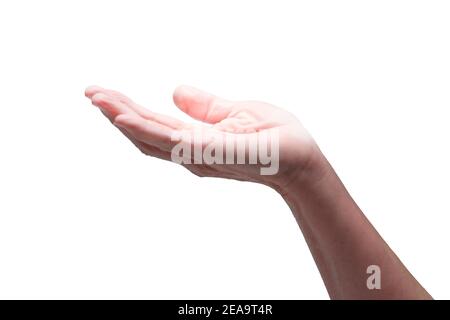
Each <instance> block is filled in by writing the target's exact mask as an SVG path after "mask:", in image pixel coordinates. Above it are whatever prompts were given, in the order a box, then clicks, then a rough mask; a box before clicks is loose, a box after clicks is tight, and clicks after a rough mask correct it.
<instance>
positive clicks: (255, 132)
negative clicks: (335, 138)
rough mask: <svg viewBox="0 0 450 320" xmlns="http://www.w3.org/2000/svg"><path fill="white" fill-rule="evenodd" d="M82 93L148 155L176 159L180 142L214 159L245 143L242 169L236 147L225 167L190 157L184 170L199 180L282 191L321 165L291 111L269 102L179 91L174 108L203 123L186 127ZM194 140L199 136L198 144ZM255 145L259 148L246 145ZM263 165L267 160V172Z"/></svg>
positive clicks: (93, 91)
mask: <svg viewBox="0 0 450 320" xmlns="http://www.w3.org/2000/svg"><path fill="white" fill-rule="evenodd" d="M85 94H86V96H87V97H88V98H90V99H91V100H92V103H93V104H94V105H95V106H97V107H99V108H100V109H101V111H102V112H103V114H104V115H105V116H106V117H107V118H108V119H109V120H110V121H111V122H112V123H113V124H114V125H115V126H117V127H118V128H119V129H120V130H121V131H122V133H123V134H124V135H126V136H127V137H128V139H130V141H131V142H133V143H134V144H135V145H136V146H137V147H138V148H139V149H140V150H141V151H142V152H143V153H145V154H147V155H150V156H154V157H158V158H161V159H164V160H169V161H171V160H174V157H173V155H172V154H171V152H172V151H174V147H176V145H177V144H178V145H179V144H180V142H182V143H184V144H185V145H188V146H189V149H191V147H192V149H193V150H196V149H195V148H199V149H201V151H202V152H201V154H202V155H203V154H204V151H205V150H207V151H211V150H212V149H214V152H212V153H211V154H212V155H213V156H215V155H217V150H218V148H222V150H224V152H227V149H226V143H231V144H232V145H234V146H237V145H241V146H243V145H244V146H245V143H246V150H245V152H244V154H245V157H246V161H245V163H244V164H237V163H236V162H237V157H238V153H239V151H238V150H240V149H238V148H237V147H236V148H233V151H234V154H233V155H232V158H233V159H234V161H233V163H228V164H227V163H225V164H220V163H210V162H211V161H209V163H205V161H201V159H200V161H201V162H202V163H199V162H200V161H199V159H197V158H196V156H198V154H197V155H194V153H195V152H192V154H191V155H188V158H190V159H187V160H192V161H190V162H191V163H186V161H185V162H184V163H182V165H183V166H185V167H186V168H187V169H189V170H190V171H191V172H193V173H194V174H196V175H198V176H202V177H203V176H208V177H222V178H231V179H237V180H245V181H253V182H258V183H263V184H266V185H269V186H271V187H274V188H275V189H277V190H278V191H282V190H284V189H285V188H286V186H287V185H288V184H289V182H290V181H292V180H293V179H294V178H295V179H297V178H298V177H300V176H301V177H306V176H308V177H310V176H311V175H310V174H309V173H311V172H313V171H314V170H312V168H314V164H315V163H316V162H317V163H318V162H319V161H316V159H319V158H320V156H319V155H320V151H319V149H318V148H317V146H316V144H315V143H314V141H313V139H312V138H311V137H310V135H309V134H308V133H307V132H306V130H305V129H304V128H303V126H302V125H301V124H300V122H299V121H298V120H297V119H296V118H295V117H294V116H293V115H292V114H290V113H289V112H287V111H284V110H282V109H280V108H277V107H275V106H273V105H270V104H267V103H263V102H257V101H230V100H225V99H222V98H218V97H216V96H214V95H211V94H208V93H205V92H203V91H200V90H198V89H195V88H192V87H188V86H181V87H178V88H177V89H176V90H175V92H174V94H173V100H174V102H175V105H176V106H177V107H178V108H180V109H181V110H182V111H183V112H185V113H187V114H188V115H189V116H191V117H192V118H194V119H196V120H200V121H201V122H202V123H201V124H198V123H197V124H188V123H185V122H183V121H180V120H177V119H174V118H172V117H169V116H166V115H162V114H157V113H155V112H152V111H150V110H148V109H145V108H143V107H141V106H140V105H138V104H137V103H135V102H134V101H132V100H131V99H130V98H128V97H126V96H125V95H123V94H121V93H119V92H117V91H113V90H108V89H103V88H101V87H98V86H91V87H88V88H87V89H86V93H85ZM189 137H190V138H191V139H188V138H189ZM195 137H197V138H198V137H201V141H200V142H199V141H197V140H198V139H197V140H195V139H194V138H195ZM252 139H253V140H252ZM264 139H265V140H267V141H265V140H264ZM256 140H257V141H258V144H253V145H252V146H250V144H251V141H252V142H255V141H256ZM242 143H244V144H242ZM259 143H262V145H266V146H267V148H268V150H266V152H265V153H264V152H263V153H261V151H264V150H261V148H259V150H257V149H255V147H256V146H258V147H260V146H261V144H259ZM208 146H209V147H208ZM252 148H253V149H252ZM178 149H179V148H178ZM197 150H198V149H197ZM241 151H242V150H241ZM251 154H252V155H253V156H254V157H258V156H260V155H265V156H266V163H265V164H262V163H261V162H260V161H258V162H257V163H256V164H255V163H253V164H250V163H249V162H250V161H249V159H250V157H251ZM267 156H270V157H267ZM226 157H229V155H225V154H224V155H223V159H224V160H223V162H226V159H225V158H226ZM228 159H231V158H228ZM184 160H186V157H185V158H184ZM203 160H205V159H203ZM258 160H261V159H258ZM267 160H270V161H271V163H270V167H271V168H268V166H269V164H268V163H267ZM187 162H189V161H187ZM206 162H207V161H206ZM275 162H276V163H275ZM263 168H266V169H263ZM316 171H317V170H316Z"/></svg>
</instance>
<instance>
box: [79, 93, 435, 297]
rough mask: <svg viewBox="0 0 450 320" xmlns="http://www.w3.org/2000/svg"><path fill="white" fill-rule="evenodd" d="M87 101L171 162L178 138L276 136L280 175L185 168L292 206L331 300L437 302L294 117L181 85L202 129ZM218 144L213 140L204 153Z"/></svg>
mask: <svg viewBox="0 0 450 320" xmlns="http://www.w3.org/2000/svg"><path fill="white" fill-rule="evenodd" d="M85 95H86V97H88V98H89V99H91V101H92V104H93V105H95V106H97V107H98V108H99V109H100V110H101V111H102V113H103V114H104V115H105V116H106V117H107V118H108V119H109V120H110V121H111V122H112V123H113V124H114V125H115V126H116V127H117V128H119V130H120V131H121V132H122V133H123V134H124V135H125V136H126V137H127V138H128V139H129V140H130V141H131V142H132V143H133V144H134V145H135V146H136V147H137V148H139V149H140V150H141V151H142V152H143V153H144V154H146V155H149V156H153V157H157V158H160V159H163V160H168V161H171V154H170V152H171V150H172V148H173V147H174V145H175V144H176V143H178V142H179V140H175V141H174V140H173V139H171V137H173V135H174V134H176V133H179V132H192V131H193V130H198V129H199V128H200V129H201V130H202V132H203V134H204V135H205V136H214V135H217V134H220V135H223V136H226V137H227V139H231V140H232V141H238V140H239V139H246V138H248V137H250V136H251V135H254V134H256V133H261V132H267V133H271V132H273V131H274V130H276V131H277V132H278V136H279V171H278V173H277V174H275V175H261V174H260V171H259V169H260V166H259V165H250V164H239V165H231V164H210V165H207V164H204V163H203V164H182V165H183V166H184V167H186V168H187V169H188V170H189V171H191V172H192V173H194V174H196V175H197V176H200V177H220V178H228V179H236V180H243V181H252V182H256V183H262V184H264V185H267V186H269V187H271V188H273V189H274V190H275V191H277V192H278V193H279V194H280V195H281V196H282V197H283V198H284V200H285V201H286V202H287V204H288V205H289V207H290V208H291V210H292V213H293V214H294V217H295V219H296V221H297V223H298V225H299V227H300V229H301V231H302V233H303V236H304V238H305V240H306V242H307V244H308V246H309V248H310V251H311V253H312V255H313V257H314V260H315V262H316V265H317V267H318V269H319V272H320V274H321V276H322V279H323V281H324V283H325V286H326V288H327V290H328V293H329V295H330V297H331V298H332V299H431V296H430V295H429V294H428V293H427V292H426V290H425V289H424V288H423V287H422V286H421V285H420V284H419V282H417V281H416V279H414V277H413V276H412V275H411V273H410V272H409V271H408V270H407V269H406V267H405V266H404V265H403V264H402V263H401V261H400V260H399V259H398V257H397V256H396V255H395V253H394V252H393V251H392V250H391V249H390V248H389V246H388V245H387V244H386V242H385V241H384V240H383V239H382V238H381V236H380V235H379V234H378V233H377V231H376V230H375V228H374V227H373V226H372V225H371V224H370V222H369V221H368V220H367V218H366V217H365V216H364V214H363V213H362V211H361V210H360V209H359V208H358V206H357V205H356V203H355V202H354V201H353V199H352V197H351V196H350V195H349V193H348V192H347V190H346V189H345V187H344V185H343V184H342V182H341V181H340V179H339V178H338V176H337V175H336V173H335V172H334V170H333V168H332V167H331V165H330V164H329V163H328V161H327V160H326V158H325V156H324V155H323V154H322V152H321V151H320V149H319V147H318V146H317V144H316V143H315V141H314V140H313V139H312V137H311V136H310V135H309V134H308V132H307V131H306V130H305V129H304V127H303V126H302V124H301V123H300V122H299V121H298V120H297V119H296V118H295V117H294V116H293V115H292V114H290V113H289V112H287V111H284V110H282V109H280V108H277V107H275V106H273V105H270V104H267V103H263V102H257V101H229V100H225V99H222V98H219V97H216V96H214V95H212V94H209V93H206V92H203V91H200V90H198V89H195V88H192V87H188V86H181V87H178V88H177V89H176V90H175V92H174V94H173V100H174V103H175V105H176V106H177V107H178V108H180V109H181V110H182V111H183V112H185V113H187V114H188V115H189V116H191V117H192V118H194V119H196V120H200V121H201V124H189V123H185V122H182V121H180V120H177V119H174V118H172V117H169V116H166V115H162V114H157V113H154V112H152V111H150V110H148V109H146V108H143V107H141V106H140V105H138V104H136V103H135V102H133V101H132V100H131V99H130V98H128V97H126V96H125V95H123V94H121V93H119V92H117V91H113V90H108V89H104V88H101V87H98V86H91V87H88V88H87V89H86V92H85ZM213 141H214V140H211V139H209V140H208V139H206V142H204V143H203V144H202V146H201V147H202V148H205V147H206V146H207V145H208V144H211V143H214V142H213ZM370 265H377V266H379V267H380V272H381V288H380V289H373V290H370V289H369V288H368V286H367V279H368V277H369V276H370V274H368V273H367V267H368V266H370Z"/></svg>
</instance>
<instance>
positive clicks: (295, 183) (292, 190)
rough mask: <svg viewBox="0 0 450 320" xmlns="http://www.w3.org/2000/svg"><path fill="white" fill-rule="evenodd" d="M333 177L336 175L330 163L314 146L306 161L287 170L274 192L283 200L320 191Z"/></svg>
mask: <svg viewBox="0 0 450 320" xmlns="http://www.w3.org/2000/svg"><path fill="white" fill-rule="evenodd" d="M333 177H336V175H335V173H334V170H333V168H332V167H331V165H330V163H329V162H328V160H327V159H326V158H325V156H324V155H323V153H322V151H321V150H320V149H319V147H317V146H314V148H313V151H312V152H311V154H310V156H309V158H308V160H307V161H306V162H304V163H298V164H297V165H296V166H294V167H293V169H292V170H289V172H288V173H287V175H286V178H285V179H283V180H284V181H283V182H281V183H279V184H277V186H276V187H275V190H276V191H277V192H278V193H279V194H280V195H281V196H282V197H283V198H285V199H286V198H291V197H293V196H294V195H297V194H299V193H301V192H302V191H305V190H309V191H312V190H320V189H321V188H323V187H324V185H327V184H328V183H329V182H327V181H329V180H330V179H333Z"/></svg>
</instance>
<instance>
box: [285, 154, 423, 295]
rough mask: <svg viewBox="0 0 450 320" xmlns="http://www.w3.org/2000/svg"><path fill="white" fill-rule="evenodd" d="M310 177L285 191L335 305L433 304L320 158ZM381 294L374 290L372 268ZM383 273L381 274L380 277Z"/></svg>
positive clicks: (318, 157) (286, 199)
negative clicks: (386, 301)
mask: <svg viewBox="0 0 450 320" xmlns="http://www.w3.org/2000/svg"><path fill="white" fill-rule="evenodd" d="M312 162H313V163H312V164H311V166H310V167H309V169H308V170H309V172H308V173H307V174H306V175H305V174H304V175H301V176H296V177H295V178H294V179H293V180H292V181H291V182H290V183H289V185H288V186H286V187H285V188H284V189H283V190H279V191H280V193H281V194H282V196H283V198H284V199H285V201H286V202H287V204H288V205H289V207H290V208H291V210H292V212H293V214H294V216H295V219H296V220H297V223H298V225H299V226H300V229H301V230H302V232H303V235H304V237H305V239H306V242H307V243H308V246H309V249H310V251H311V253H312V255H313V257H314V260H315V262H316V265H317V267H318V269H319V271H320V274H321V276H322V279H323V281H324V283H325V286H326V288H327V290H328V293H329V295H330V297H331V298H332V299H431V296H430V295H429V294H428V293H427V292H426V291H425V289H424V288H422V286H421V285H420V284H419V283H418V282H417V281H416V280H415V279H414V277H413V276H412V275H411V274H410V273H409V271H408V270H407V269H406V268H405V266H404V265H403V264H402V263H401V261H400V260H399V259H398V258H397V256H396V255H395V254H394V252H393V251H392V250H391V249H390V248H389V246H388V245H387V244H386V243H385V242H384V240H383V239H382V238H381V236H380V235H379V234H378V233H377V231H376V230H375V229H374V227H373V226H372V225H371V224H370V222H369V221H368V220H367V218H366V217H365V216H364V214H363V213H362V212H361V210H360V209H359V208H358V206H357V205H356V203H355V202H354V201H353V199H352V198H351V196H350V195H349V194H348V192H347V190H346V189H345V187H344V185H343V184H342V183H341V181H340V180H339V178H338V176H337V175H336V173H335V172H334V170H333V169H332V167H331V166H330V164H329V163H328V162H327V161H326V159H325V158H324V156H323V155H322V154H321V153H320V152H318V154H317V157H316V158H315V160H314V161H312ZM372 265H375V266H378V267H379V271H380V274H379V275H380V276H381V277H380V279H381V283H380V288H379V289H376V288H375V289H372V290H369V288H368V286H367V281H368V280H367V279H368V278H369V277H370V275H371V274H368V273H367V268H368V267H369V266H372ZM377 272H378V271H377Z"/></svg>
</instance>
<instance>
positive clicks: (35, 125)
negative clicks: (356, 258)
mask: <svg viewBox="0 0 450 320" xmlns="http://www.w3.org/2000/svg"><path fill="white" fill-rule="evenodd" d="M449 17H450V3H449V2H448V1H411V0H408V1H305V2H300V1H278V0H277V1H270V2H268V1H229V0H228V1H220V2H219V1H166V0H165V1H130V0H127V1H111V0H109V1H92V0H90V1H2V2H1V4H0V108H1V114H0V116H1V124H0V141H1V144H0V147H1V149H0V155H1V158H0V165H1V166H0V298H43V299H45V298H62V299H64V298H87V299H89V298H138V299H140V298H193V299H196V298H212V299H214V298H267V299H278V298H288V299H291V298H293V299H302V298H310V299H315V298H319V299H327V298H328V296H327V293H326V290H325V287H324V286H323V284H322V281H321V279H320V276H319V273H318V272H317V270H316V267H315V265H314V262H313V260H312V258H311V256H310V253H309V251H308V249H307V247H306V244H305V242H304V240H303V237H302V235H301V233H300V231H299V229H298V227H297V225H296V224H295V221H294V219H293V217H292V215H291V213H290V211H289V209H288V207H287V205H286V204H285V203H284V202H283V200H282V199H281V198H280V197H279V196H278V195H277V194H276V193H275V192H273V191H272V190H270V189H268V188H265V187H263V186H259V185H254V184H250V183H239V182H235V181H226V180H217V179H210V178H204V179H200V178H197V177H196V176H194V175H191V174H188V171H186V170H185V169H184V168H182V167H179V166H177V165H174V164H171V163H165V162H163V161H160V160H157V159H152V158H148V157H144V156H143V155H142V154H141V153H140V152H138V151H137V149H135V148H134V146H132V145H131V143H129V142H128V141H127V140H126V138H124V137H123V136H121V134H120V133H119V132H118V130H116V129H115V128H114V127H113V126H111V125H110V123H109V122H108V121H107V120H106V119H105V118H104V117H103V116H102V115H101V114H100V112H99V111H98V110H97V109H95V108H94V107H93V106H91V105H90V103H89V101H88V100H87V99H86V98H85V97H84V96H83V91H84V88H85V87H86V86H87V85H90V84H99V85H102V86H105V87H110V88H114V89H118V90H121V91H123V92H125V93H127V94H128V95H130V96H131V97H132V98H134V99H135V100H136V101H137V102H140V103H141V104H143V105H144V106H147V107H150V108H152V109H153V110H155V111H158V112H162V113H167V114H170V115H173V116H176V117H180V118H182V119H184V120H187V119H188V118H187V116H185V115H183V114H182V113H181V112H180V111H179V110H178V109H177V108H176V107H175V106H174V105H173V103H172V98H171V94H172V90H173V89H174V88H175V87H176V86H177V85H179V84H190V85H194V86H197V87H199V88H203V89H205V90H208V91H211V92H213V93H215V94H218V95H221V96H224V97H226V98H229V99H257V100H263V101H267V102H271V103H273V104H276V105H278V106H280V107H283V108H286V109H288V110H290V111H292V112H293V113H295V114H296V115H297V116H298V118H299V119H300V120H301V121H302V122H303V124H304V125H305V126H306V128H308V129H309V131H310V132H311V133H312V135H313V136H314V137H315V138H316V140H317V142H318V143H319V145H320V146H321V148H322V150H323V151H324V153H325V154H326V156H327V157H328V158H329V160H330V162H331V163H332V164H333V166H334V167H335V169H336V170H337V172H338V174H339V175H340V176H341V178H342V179H343V181H344V183H345V184H346V185H347V187H348V189H349V190H350V192H351V193H352V195H353V196H354V198H355V199H356V201H357V202H358V204H359V205H360V206H361V208H362V209H363V211H364V212H365V213H366V215H367V216H368V217H369V219H370V220H371V221H372V222H373V224H374V225H375V226H376V228H377V229H378V230H379V232H380V233H381V234H382V236H383V237H384V238H385V239H386V240H387V242H388V243H389V244H390V246H391V247H392V248H393V249H394V250H395V251H396V253H397V254H398V255H399V256H400V258H401V259H402V260H403V262H404V263H405V264H406V266H407V267H408V268H409V269H410V271H411V272H412V273H413V274H414V275H415V276H416V278H417V279H418V280H419V281H420V282H421V283H422V284H423V286H424V287H425V288H426V289H427V290H428V291H429V292H430V293H431V294H432V295H433V296H434V297H435V298H447V299H448V298H450V294H449V288H448V285H449V280H448V272H449V270H450V257H449V256H450V255H449V253H448V245H449V243H450V232H449V231H448V230H449V222H450V217H449V214H450V203H449V201H448V199H449V181H450V169H449V167H448V163H450V151H449V143H448V137H449V134H450V128H449V125H448V122H449V116H450V112H449V107H450V94H449V88H450V58H449V57H450V45H449V44H450V41H449V39H450V19H449Z"/></svg>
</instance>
